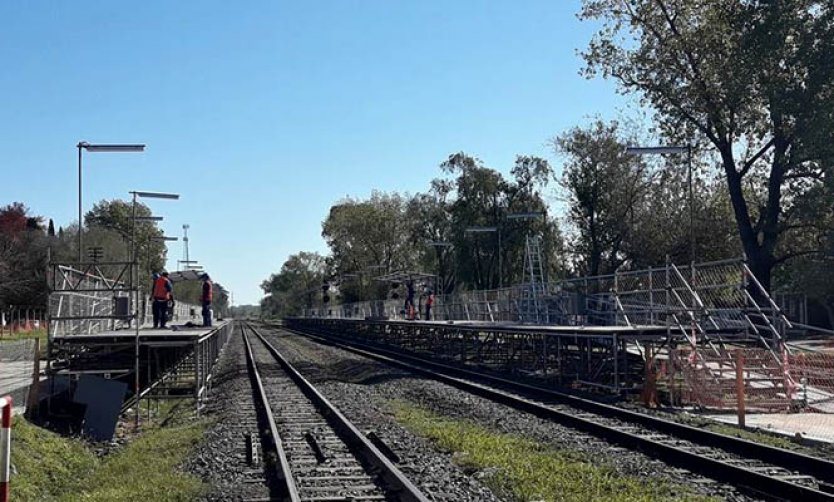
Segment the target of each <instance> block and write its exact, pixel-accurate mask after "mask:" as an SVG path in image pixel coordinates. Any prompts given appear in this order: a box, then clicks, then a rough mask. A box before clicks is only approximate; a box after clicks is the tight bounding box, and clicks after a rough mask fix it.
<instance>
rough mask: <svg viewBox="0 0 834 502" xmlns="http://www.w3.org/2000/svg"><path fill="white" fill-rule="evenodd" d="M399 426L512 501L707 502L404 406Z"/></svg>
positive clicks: (397, 406) (398, 407)
mask: <svg viewBox="0 0 834 502" xmlns="http://www.w3.org/2000/svg"><path fill="white" fill-rule="evenodd" d="M391 406H392V408H393V410H394V415H395V417H396V419H397V421H399V422H400V423H402V424H403V425H404V426H405V427H407V428H408V429H410V430H412V431H413V432H415V433H416V434H419V435H422V436H426V437H428V438H430V439H432V440H433V441H435V442H436V443H437V444H438V445H439V446H441V447H442V448H444V449H448V450H451V451H453V452H455V460H456V461H457V462H458V463H459V464H461V465H463V466H465V467H467V468H470V469H472V470H489V469H494V470H495V474H493V475H492V476H487V477H485V478H483V479H484V480H485V482H486V484H487V485H489V486H490V488H492V490H493V491H495V492H497V493H498V494H500V495H505V496H507V497H509V498H510V499H511V500H518V501H528V500H546V501H554V500H566V501H569V500H575V501H587V500H605V501H638V500H641V501H643V500H644V501H649V500H693V501H694V500H704V501H706V500H712V499H710V498H708V497H702V496H698V495H694V494H692V493H690V492H688V491H686V490H685V489H683V488H681V487H673V486H671V485H670V484H667V483H662V482H652V483H646V482H645V481H644V480H641V479H638V478H632V477H628V476H622V475H619V474H617V473H616V472H615V471H614V470H613V468H611V467H608V466H605V465H601V464H603V463H604V462H605V459H594V462H591V461H589V459H585V458H583V457H582V456H580V455H579V454H577V453H575V452H571V451H566V450H561V449H557V448H554V447H552V446H549V445H546V444H542V443H538V442H535V441H532V440H530V439H527V438H524V437H519V436H514V435H509V434H501V433H496V432H493V431H490V430H488V429H486V428H484V427H482V426H480V425H477V424H474V423H471V422H467V421H461V420H453V419H450V418H446V417H442V416H438V415H435V414H433V413H430V412H428V411H426V410H423V409H421V408H418V407H415V406H412V405H410V404H408V403H405V402H393V403H392V404H391Z"/></svg>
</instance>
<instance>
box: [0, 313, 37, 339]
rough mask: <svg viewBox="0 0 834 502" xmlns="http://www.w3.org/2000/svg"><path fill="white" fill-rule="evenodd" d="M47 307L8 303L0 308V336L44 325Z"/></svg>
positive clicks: (35, 328)
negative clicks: (4, 307)
mask: <svg viewBox="0 0 834 502" xmlns="http://www.w3.org/2000/svg"><path fill="white" fill-rule="evenodd" d="M46 318H47V309H46V307H43V306H40V307H37V306H18V305H10V306H9V307H7V308H6V309H4V310H0V337H2V336H3V335H4V334H12V333H26V332H29V331H33V330H37V329H43V328H45V327H46Z"/></svg>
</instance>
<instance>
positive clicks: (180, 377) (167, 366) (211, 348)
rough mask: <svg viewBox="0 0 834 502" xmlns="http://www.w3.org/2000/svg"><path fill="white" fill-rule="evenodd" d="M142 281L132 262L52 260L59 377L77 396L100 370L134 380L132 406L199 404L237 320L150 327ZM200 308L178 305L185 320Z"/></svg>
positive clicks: (51, 341) (177, 313) (52, 330)
mask: <svg viewBox="0 0 834 502" xmlns="http://www.w3.org/2000/svg"><path fill="white" fill-rule="evenodd" d="M109 277H114V278H113V279H111V278H109ZM135 279H136V273H135V264H134V263H132V262H106V263H104V262H89V263H72V264H58V263H50V264H49V274H48V281H49V288H50V293H49V302H48V303H49V316H48V326H49V329H48V349H47V353H48V361H49V362H48V370H47V371H48V374H49V375H50V377H51V381H52V382H53V383H54V382H56V381H58V380H62V381H64V382H66V385H65V386H66V389H65V390H68V391H69V392H70V395H71V394H72V392H73V389H74V385H75V383H76V382H77V380H78V379H79V378H80V377H81V376H82V375H94V376H98V377H101V378H104V379H108V380H121V381H124V382H125V383H127V384H128V388H129V394H130V399H129V400H128V401H126V403H131V402H135V400H136V399H142V398H148V399H151V398H153V399H164V398H168V397H171V398H182V397H193V398H194V399H195V400H196V402H197V406H198V407H199V406H200V403H201V402H202V399H203V397H204V396H205V391H206V388H207V387H208V385H209V384H210V380H211V369H212V367H213V365H214V363H215V362H216V360H217V358H218V357H219V354H220V351H221V350H222V348H223V346H225V343H226V341H227V340H228V337H229V334H230V332H231V324H230V323H221V324H219V325H218V326H215V327H214V328H205V329H191V330H187V329H186V330H154V329H149V328H143V327H142V325H143V323H145V321H146V320H148V319H149V318H150V316H151V315H150V302H149V301H148V300H147V298H144V295H143V294H142V293H141V291H140V290H139V289H138V285H137V284H136V282H135ZM196 312H197V308H196V307H195V306H194V305H190V304H187V303H182V302H178V303H176V304H175V307H174V309H173V312H172V314H173V316H172V321H173V322H174V323H176V322H180V323H182V322H185V321H187V320H189V319H191V318H193V317H194V316H195V315H196ZM59 387H62V388H64V384H61V386H59Z"/></svg>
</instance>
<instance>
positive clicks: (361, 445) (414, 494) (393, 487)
mask: <svg viewBox="0 0 834 502" xmlns="http://www.w3.org/2000/svg"><path fill="white" fill-rule="evenodd" d="M246 326H247V327H248V328H249V329H250V331H252V333H253V334H254V335H255V336H256V337H258V339H259V340H260V341H261V342H262V343H263V344H264V346H265V347H266V349H267V350H268V351H269V353H270V354H272V356H273V357H274V358H275V360H276V361H277V362H278V364H279V365H280V366H281V368H282V369H283V370H284V371H285V372H286V374H287V375H288V376H289V377H290V379H291V380H292V381H293V382H294V383H295V384H296V385H297V386H298V388H299V389H300V390H301V391H302V392H303V393H304V395H305V396H306V397H307V398H308V399H309V400H310V401H311V402H312V403H313V404H314V406H315V407H316V408H317V409H319V410H320V411H321V413H322V414H323V415H324V416H325V417H327V419H328V421H329V422H330V424H331V425H332V426H333V428H334V430H335V432H336V433H337V435H338V436H339V437H340V438H341V439H342V440H343V441H345V443H346V444H347V445H349V446H350V447H351V448H352V449H353V451H354V452H355V454H356V456H357V457H358V458H359V459H360V460H362V461H363V462H364V463H365V465H367V466H370V468H371V470H372V471H375V472H376V473H377V474H378V475H379V477H380V479H381V480H382V481H383V483H384V486H385V488H386V490H387V491H388V492H389V493H390V494H391V495H393V496H394V497H395V498H396V500H399V501H401V502H429V499H428V498H427V497H426V496H425V495H423V493H422V492H421V491H420V490H419V489H418V488H417V487H416V486H415V485H414V484H413V483H412V482H411V481H409V480H408V478H406V477H405V475H404V474H403V473H402V472H401V471H400V470H399V469H398V468H397V467H396V466H395V465H394V464H393V463H392V462H391V461H390V460H388V458H387V457H386V456H385V455H384V454H383V453H382V452H381V451H380V450H379V448H377V447H376V446H375V445H374V444H373V443H372V442H371V441H370V440H369V439H368V438H367V437H365V435H364V434H363V433H362V432H361V431H360V430H359V429H358V428H357V427H356V426H355V425H353V423H351V422H350V420H348V419H347V417H345V416H344V415H343V414H342V412H340V411H339V409H338V408H336V406H334V405H333V404H332V403H331V402H330V401H329V400H328V399H327V398H326V397H324V395H323V394H321V392H319V391H318V389H316V388H315V387H314V386H313V384H311V383H310V382H309V381H308V380H307V379H306V378H304V377H303V376H302V375H301V373H299V372H298V370H296V369H295V368H294V367H293V366H292V365H291V364H290V363H289V361H287V359H286V358H284V356H283V355H282V354H281V353H280V352H279V351H278V350H277V349H276V348H275V347H274V346H273V345H272V344H271V343H269V342H268V341H267V340H266V338H265V337H264V336H263V335H262V334H261V333H260V332H258V330H257V329H255V327H254V326H252V325H249V324H246ZM244 339H246V337H244ZM247 350H251V349H250V347H249V342H248V340H247ZM252 363H253V366H254V358H253V359H252ZM261 390H263V389H262V386H261ZM263 399H264V400H265V399H266V394H265V393H264V394H263ZM266 407H267V409H269V406H266ZM270 415H271V413H270ZM272 424H274V422H272ZM272 433H273V435H274V437H275V438H276V439H277V438H278V435H277V429H275V430H274V431H273V432H272ZM284 459H285V457H284ZM287 469H289V464H288V463H287ZM286 472H287V473H289V470H287V471H286ZM289 479H292V476H291V475H289Z"/></svg>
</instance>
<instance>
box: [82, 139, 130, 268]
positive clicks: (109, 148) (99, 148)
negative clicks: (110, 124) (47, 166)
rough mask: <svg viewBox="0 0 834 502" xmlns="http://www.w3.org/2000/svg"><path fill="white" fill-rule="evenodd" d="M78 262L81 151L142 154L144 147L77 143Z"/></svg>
mask: <svg viewBox="0 0 834 502" xmlns="http://www.w3.org/2000/svg"><path fill="white" fill-rule="evenodd" d="M76 147H77V148H78V261H79V263H80V262H81V261H82V259H83V251H82V248H83V237H82V236H81V234H82V233H83V231H84V222H83V221H81V210H82V199H81V150H87V151H88V152H144V151H145V145H113V144H90V143H87V142H86V141H79V142H78V145H76Z"/></svg>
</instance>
